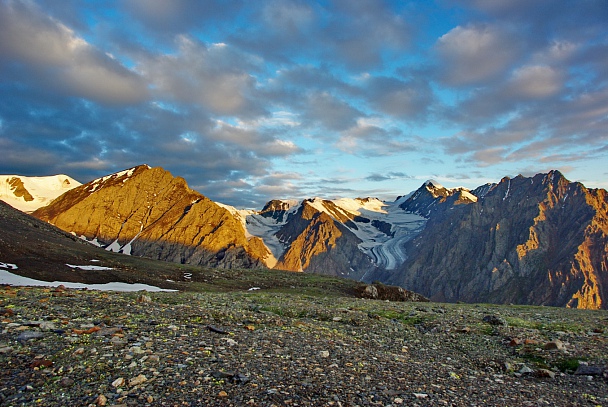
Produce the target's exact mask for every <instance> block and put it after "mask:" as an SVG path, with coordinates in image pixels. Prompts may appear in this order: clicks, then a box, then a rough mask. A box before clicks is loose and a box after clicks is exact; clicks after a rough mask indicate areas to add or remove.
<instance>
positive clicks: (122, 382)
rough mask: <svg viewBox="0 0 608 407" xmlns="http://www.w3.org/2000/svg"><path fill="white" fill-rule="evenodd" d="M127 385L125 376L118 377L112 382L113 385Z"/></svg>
mask: <svg viewBox="0 0 608 407" xmlns="http://www.w3.org/2000/svg"><path fill="white" fill-rule="evenodd" d="M124 385H125V378H124V377H119V378H118V379H116V380H114V381H113V382H112V387H122V386H124Z"/></svg>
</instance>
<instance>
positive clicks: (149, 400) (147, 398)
mask: <svg viewBox="0 0 608 407" xmlns="http://www.w3.org/2000/svg"><path fill="white" fill-rule="evenodd" d="M146 401H147V402H148V403H152V402H153V401H154V397H152V396H148V397H146Z"/></svg>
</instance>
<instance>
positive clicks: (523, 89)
mask: <svg viewBox="0 0 608 407" xmlns="http://www.w3.org/2000/svg"><path fill="white" fill-rule="evenodd" d="M562 84H563V75H562V74H561V73H560V72H558V71H557V70H556V69H553V68H551V67H549V66H543V65H532V66H523V67H521V68H519V69H517V70H515V72H513V76H512V78H511V80H510V84H509V85H508V86H509V87H510V90H511V92H513V93H514V94H515V95H517V96H522V97H524V98H530V99H544V98H547V97H550V96H553V95H555V94H557V93H558V92H559V91H560V90H561V87H562Z"/></svg>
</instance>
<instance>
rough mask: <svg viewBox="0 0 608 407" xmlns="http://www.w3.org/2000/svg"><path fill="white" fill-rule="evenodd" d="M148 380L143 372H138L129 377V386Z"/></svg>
mask: <svg viewBox="0 0 608 407" xmlns="http://www.w3.org/2000/svg"><path fill="white" fill-rule="evenodd" d="M146 381H148V378H147V377H146V376H144V375H143V374H140V375H138V376H136V377H133V378H131V379H129V387H133V386H137V385H138V384H142V383H144V382H146Z"/></svg>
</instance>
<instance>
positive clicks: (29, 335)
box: [17, 331, 44, 343]
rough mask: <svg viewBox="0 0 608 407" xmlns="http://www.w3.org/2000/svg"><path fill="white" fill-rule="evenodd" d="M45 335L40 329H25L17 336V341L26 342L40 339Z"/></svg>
mask: <svg viewBox="0 0 608 407" xmlns="http://www.w3.org/2000/svg"><path fill="white" fill-rule="evenodd" d="M42 337H44V334H43V333H42V332H38V331H23V332H21V333H20V334H19V335H18V336H17V341H19V342H21V343H24V342H27V341H31V340H33V339H40V338H42Z"/></svg>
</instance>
